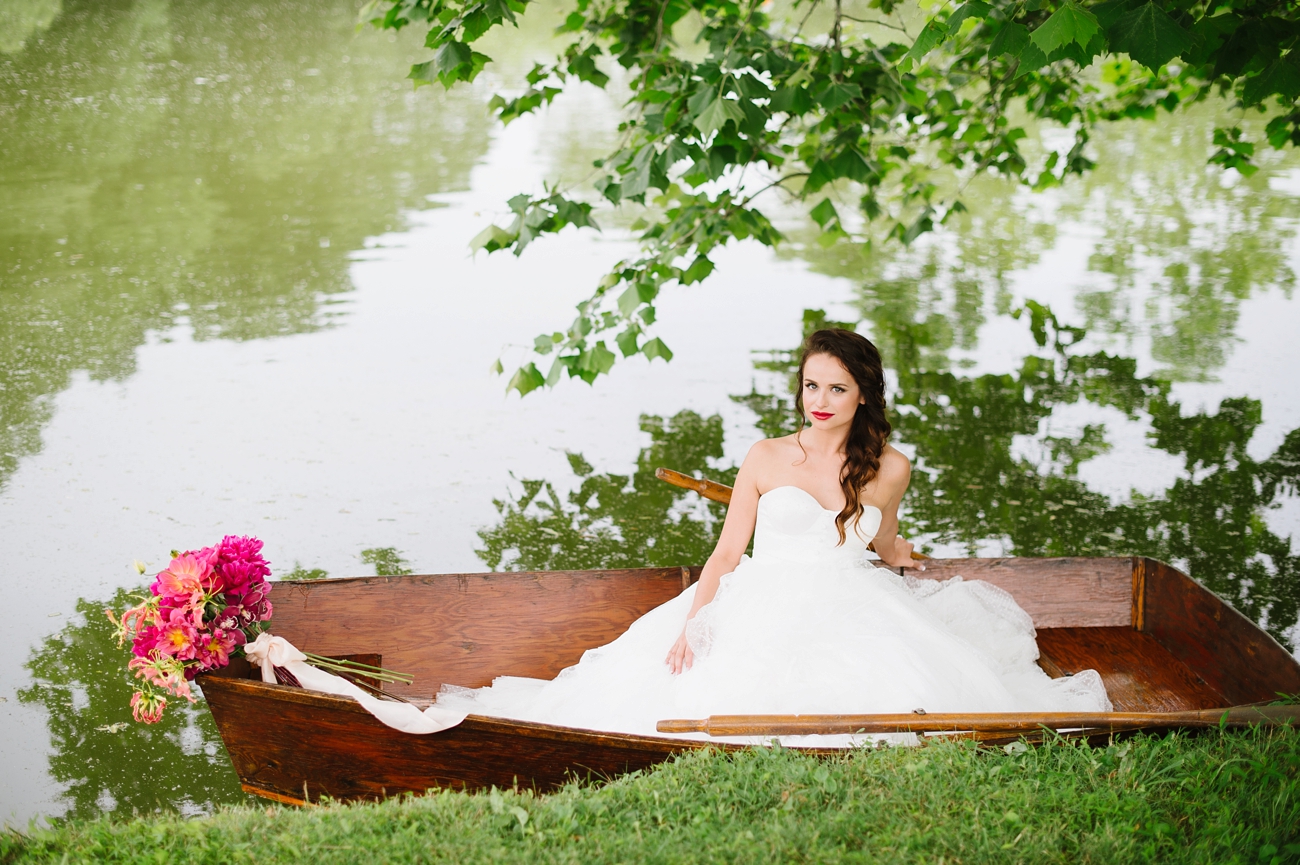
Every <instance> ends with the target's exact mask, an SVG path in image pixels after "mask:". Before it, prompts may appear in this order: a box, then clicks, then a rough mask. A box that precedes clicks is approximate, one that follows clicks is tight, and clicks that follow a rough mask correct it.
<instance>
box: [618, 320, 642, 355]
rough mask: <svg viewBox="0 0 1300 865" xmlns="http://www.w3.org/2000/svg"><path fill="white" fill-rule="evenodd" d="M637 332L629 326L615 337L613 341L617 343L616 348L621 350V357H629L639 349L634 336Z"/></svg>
mask: <svg viewBox="0 0 1300 865" xmlns="http://www.w3.org/2000/svg"><path fill="white" fill-rule="evenodd" d="M639 333H640V331H639V330H637V329H636V328H634V327H630V328H628V329H627V330H625V331H623V332H622V333H620V334H619V335H618V337H617V338H615V340H614V342H616V343H617V344H618V350H619V351H621V352H623V357H631V356H632V355H634V354H636V353H637V352H638V351H640V348H639V347H638V346H637V344H636V338H637V335H638V334H639Z"/></svg>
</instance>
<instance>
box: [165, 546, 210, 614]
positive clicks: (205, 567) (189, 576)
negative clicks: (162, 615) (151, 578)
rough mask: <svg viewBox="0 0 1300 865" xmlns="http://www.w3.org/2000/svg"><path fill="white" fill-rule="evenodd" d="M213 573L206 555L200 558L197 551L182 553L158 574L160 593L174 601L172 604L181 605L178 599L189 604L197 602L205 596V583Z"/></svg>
mask: <svg viewBox="0 0 1300 865" xmlns="http://www.w3.org/2000/svg"><path fill="white" fill-rule="evenodd" d="M211 574H212V566H211V564H210V560H209V559H208V558H207V557H206V556H204V557H202V558H200V556H199V555H196V554H195V553H182V554H181V555H179V556H177V557H176V558H174V559H172V561H171V564H169V565H168V566H167V569H166V570H164V571H162V572H160V573H159V574H158V579H157V581H156V585H157V586H158V594H159V595H160V596H161V597H163V598H165V599H167V600H170V601H172V604H171V606H179V604H177V603H176V600H177V599H184V603H187V604H193V603H196V602H198V601H200V600H201V599H202V598H203V594H204V591H205V589H206V588H207V587H206V586H205V585H204V584H205V583H207V582H208V580H209V578H210V577H211Z"/></svg>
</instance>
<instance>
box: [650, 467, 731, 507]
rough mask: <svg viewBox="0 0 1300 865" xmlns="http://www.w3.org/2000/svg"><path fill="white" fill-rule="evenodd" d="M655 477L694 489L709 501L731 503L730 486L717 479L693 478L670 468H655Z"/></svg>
mask: <svg viewBox="0 0 1300 865" xmlns="http://www.w3.org/2000/svg"><path fill="white" fill-rule="evenodd" d="M655 477H657V478H659V480H661V481H667V482H668V483H670V484H672V485H673V486H675V487H681V488H682V489H685V490H694V491H695V492H697V493H699V494H700V495H702V496H704V497H705V498H706V499H708V500H710V501H714V502H721V503H722V504H724V505H729V504H731V487H729V486H727V485H726V484H720V483H718V482H717V481H706V480H703V479H702V478H693V477H691V476H690V475H684V474H682V473H681V472H675V471H673V470H672V469H655Z"/></svg>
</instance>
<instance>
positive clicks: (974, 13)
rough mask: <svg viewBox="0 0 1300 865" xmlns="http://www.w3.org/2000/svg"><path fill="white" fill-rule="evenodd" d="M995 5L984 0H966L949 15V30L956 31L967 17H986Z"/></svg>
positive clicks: (950, 31)
mask: <svg viewBox="0 0 1300 865" xmlns="http://www.w3.org/2000/svg"><path fill="white" fill-rule="evenodd" d="M992 11H993V7H992V6H990V5H989V4H987V3H985V2H984V0H966V2H965V3H963V4H961V6H960V7H959V8H958V9H957V11H956V12H954V13H952V15H950V16H948V22H947V27H948V32H949V33H956V32H957V28H958V27H960V26H961V25H962V23H963V22H965V20H966V19H967V18H985V17H987V16H988V14H989V13H990V12H992Z"/></svg>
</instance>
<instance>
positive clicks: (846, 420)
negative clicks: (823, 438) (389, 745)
mask: <svg viewBox="0 0 1300 865" xmlns="http://www.w3.org/2000/svg"><path fill="white" fill-rule="evenodd" d="M802 386H803V411H804V415H805V416H806V417H807V418H808V420H809V421H810V422H811V423H812V425H813V427H814V428H816V429H820V430H827V431H829V430H833V429H838V428H839V427H843V426H847V425H848V424H850V423H852V422H853V415H854V413H855V412H857V410H858V406H859V405H861V404H862V403H864V402H866V398H865V397H864V396H863V395H862V389H861V388H859V387H858V383H857V382H855V381H854V380H853V376H851V375H849V371H848V370H847V369H845V368H844V364H842V363H840V362H839V361H838V360H836V359H835V358H834V357H832V356H831V355H829V354H814V355H812V356H811V357H809V358H808V360H807V361H805V363H804V365H803V383H802Z"/></svg>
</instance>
